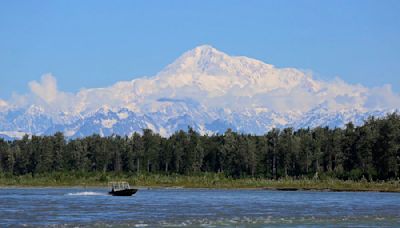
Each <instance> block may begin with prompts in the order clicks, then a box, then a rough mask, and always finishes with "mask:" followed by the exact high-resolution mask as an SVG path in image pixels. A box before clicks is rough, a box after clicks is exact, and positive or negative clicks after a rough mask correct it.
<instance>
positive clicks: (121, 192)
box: [108, 181, 138, 196]
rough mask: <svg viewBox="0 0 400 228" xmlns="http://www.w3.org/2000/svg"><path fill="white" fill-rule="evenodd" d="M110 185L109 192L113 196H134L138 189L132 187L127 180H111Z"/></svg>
mask: <svg viewBox="0 0 400 228" xmlns="http://www.w3.org/2000/svg"><path fill="white" fill-rule="evenodd" d="M108 186H109V187H110V191H109V192H108V194H110V195H112V196H132V195H133V194H135V193H136V192H137V191H138V190H137V189H136V188H131V187H130V186H129V183H128V182H125V181H120V182H110V183H109V184H108Z"/></svg>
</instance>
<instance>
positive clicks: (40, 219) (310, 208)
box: [0, 188, 400, 227]
mask: <svg viewBox="0 0 400 228" xmlns="http://www.w3.org/2000/svg"><path fill="white" fill-rule="evenodd" d="M106 192H107V189H105V188H89V189H87V188H86V189H83V188H2V189H0V226H28V227H29V226H32V227H37V226H54V227H63V226H66V227H76V226H83V227H85V226H90V227H93V226H98V227H109V226H118V227H121V226H130V227H144V226H147V227H177V226H185V227H199V226H201V227H273V226H279V227H306V226H313V227H327V226H331V227H343V226H359V227H366V226H369V227H377V226H379V227H400V194H399V193H375V192H305V191H304V192H303V191H296V192H282V191H266V190H205V189H140V190H139V191H138V192H137V193H136V195H134V196H132V197H113V196H109V195H107V194H106Z"/></svg>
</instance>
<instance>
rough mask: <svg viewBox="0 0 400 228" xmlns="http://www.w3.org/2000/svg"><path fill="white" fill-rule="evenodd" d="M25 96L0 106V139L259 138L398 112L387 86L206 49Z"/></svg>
mask: <svg viewBox="0 0 400 228" xmlns="http://www.w3.org/2000/svg"><path fill="white" fill-rule="evenodd" d="M29 86H30V89H31V93H30V94H22V95H21V94H18V95H15V96H14V97H13V99H11V100H9V101H4V100H1V99H0V134H2V135H6V136H8V137H16V136H18V137H19V136H20V135H21V134H22V133H27V134H35V135H43V134H53V133H55V132H57V131H61V132H64V134H65V135H66V136H68V137H83V136H87V135H90V134H93V133H98V134H101V135H104V136H106V135H111V134H119V135H130V134H132V133H133V132H141V129H143V128H150V129H152V130H154V131H155V132H158V133H160V134H162V135H164V136H168V135H170V134H172V133H174V132H175V131H177V130H180V129H184V130H186V129H187V127H188V126H192V127H193V128H194V129H195V130H197V131H199V132H200V133H202V134H211V133H222V132H224V131H225V130H226V129H227V128H232V129H234V130H237V131H240V132H246V133H254V134H263V133H265V132H266V131H268V130H270V129H271V128H275V127H276V128H283V127H295V128H300V127H316V126H329V127H342V126H343V125H344V124H345V123H347V122H349V121H353V122H355V123H357V124H361V123H362V121H363V120H364V119H365V118H367V117H368V116H370V115H374V116H383V115H385V114H386V113H388V112H393V111H395V110H397V109H398V108H399V107H400V96H399V95H398V94H396V93H394V92H393V91H392V90H391V88H390V86H388V85H385V86H382V87H377V88H367V87H364V86H361V85H351V84H348V83H346V82H344V81H343V80H341V79H338V78H337V79H335V80H333V81H329V82H326V81H320V80H316V79H314V78H313V77H312V75H310V74H305V73H304V72H302V71H300V70H297V69H294V68H276V67H275V66H273V65H270V64H266V63H263V62H261V61H259V60H255V59H251V58H248V57H244V56H238V57H235V56H233V57H232V56H229V55H227V54H225V53H223V52H221V51H218V50H217V49H215V48H213V47H211V46H209V45H203V46H199V47H196V48H194V49H192V50H190V51H188V52H186V53H184V54H183V55H182V56H181V57H179V58H178V59H177V60H175V61H174V62H173V63H171V64H170V65H168V66H167V67H166V68H165V69H164V70H162V71H161V72H159V73H158V74H157V75H155V76H152V77H143V78H137V79H134V80H132V81H123V82H117V83H115V84H114V85H112V86H110V87H106V88H94V89H82V90H81V91H79V92H78V93H75V94H74V93H67V92H63V91H59V90H58V89H57V83H56V79H55V78H54V77H53V76H52V75H50V74H47V75H44V76H43V77H42V80H41V82H36V81H34V82H30V83H29Z"/></svg>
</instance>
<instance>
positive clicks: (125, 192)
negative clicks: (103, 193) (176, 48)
mask: <svg viewBox="0 0 400 228" xmlns="http://www.w3.org/2000/svg"><path fill="white" fill-rule="evenodd" d="M136 192H137V189H133V188H131V189H124V190H119V191H111V192H108V194H110V195H112V196H131V195H133V194H135V193H136Z"/></svg>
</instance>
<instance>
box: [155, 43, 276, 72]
mask: <svg viewBox="0 0 400 228" xmlns="http://www.w3.org/2000/svg"><path fill="white" fill-rule="evenodd" d="M259 67H266V68H268V69H270V68H271V67H272V65H269V64H266V63H263V62H261V61H258V60H255V59H250V58H247V57H243V56H229V55H227V54H225V53H224V52H222V51H219V50H217V49H215V48H214V47H212V46H210V45H200V46H198V47H195V48H193V49H191V50H189V51H187V52H185V53H184V54H183V55H181V56H180V57H179V58H178V59H177V60H175V61H174V62H173V63H172V64H170V65H168V66H167V67H166V68H165V69H164V70H163V71H162V72H161V73H160V74H168V75H176V74H190V75H194V74H199V73H200V74H208V75H236V74H238V72H240V71H242V70H243V69H244V68H254V69H258V68H259Z"/></svg>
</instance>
